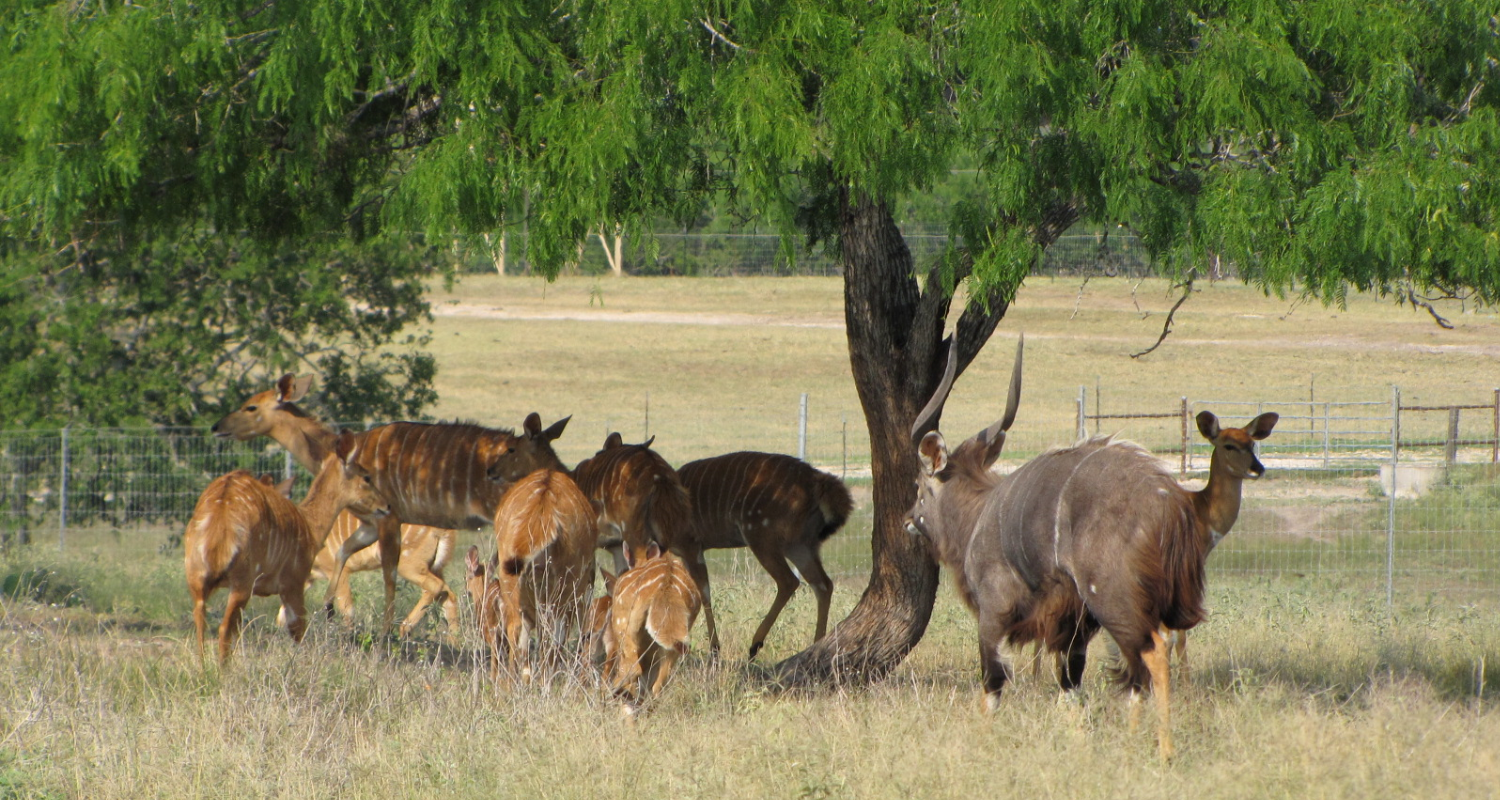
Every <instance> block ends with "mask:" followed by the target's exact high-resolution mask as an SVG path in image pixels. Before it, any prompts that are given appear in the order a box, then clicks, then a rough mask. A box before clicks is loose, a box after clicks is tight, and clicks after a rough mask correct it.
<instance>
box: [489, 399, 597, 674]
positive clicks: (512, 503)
mask: <svg viewBox="0 0 1500 800" xmlns="http://www.w3.org/2000/svg"><path fill="white" fill-rule="evenodd" d="M567 422H568V420H566V419H564V420H562V421H560V422H557V423H555V424H554V425H552V427H550V428H547V429H546V430H543V429H542V426H541V418H540V417H538V416H537V415H536V414H535V413H533V414H530V415H528V416H527V417H526V422H525V424H524V426H523V429H524V437H523V438H524V439H526V440H527V441H528V442H529V443H530V444H531V446H532V448H533V449H534V450H535V451H536V452H538V453H545V454H546V455H547V456H549V458H548V459H545V460H546V461H547V462H548V464H547V466H544V467H542V468H540V469H537V470H536V471H534V472H532V473H531V474H529V475H526V476H525V477H523V478H520V479H519V480H516V481H515V482H514V483H512V484H511V485H510V488H509V489H507V490H506V492H505V497H504V498H503V499H502V500H501V501H500V507H499V508H498V509H497V510H496V511H495V551H496V558H497V561H498V564H499V570H498V574H497V575H496V577H497V578H498V581H499V588H500V606H501V619H502V620H503V628H504V633H505V646H506V649H507V651H508V656H509V660H510V664H511V667H512V672H513V673H514V672H516V670H517V669H518V668H519V669H520V672H519V674H521V675H523V676H525V675H528V674H529V668H527V667H526V666H524V662H525V661H527V660H528V659H529V658H530V655H531V639H532V637H533V636H534V635H536V634H539V633H543V632H546V633H548V634H550V636H544V637H542V638H541V640H540V641H539V642H538V644H539V645H540V646H541V647H542V648H545V649H556V648H558V647H560V646H561V645H562V643H563V642H565V641H566V640H567V638H568V635H569V634H570V633H571V632H572V631H574V630H575V629H580V628H581V627H582V623H583V620H584V615H585V612H586V606H587V604H588V602H589V596H590V595H591V594H592V592H593V588H594V549H595V547H596V545H597V544H598V541H599V527H598V521H597V518H598V513H597V512H596V511H595V509H594V507H593V505H592V504H591V503H590V502H589V499H588V497H587V496H585V495H584V493H583V491H582V490H580V489H579V488H578V484H576V483H574V481H573V477H572V475H570V474H569V473H568V471H567V470H566V469H564V468H563V467H562V463H561V461H559V460H558V459H557V456H556V454H555V453H553V451H552V446H551V443H552V441H553V440H555V439H556V438H557V437H558V436H561V435H562V430H563V427H564V426H565V425H567Z"/></svg>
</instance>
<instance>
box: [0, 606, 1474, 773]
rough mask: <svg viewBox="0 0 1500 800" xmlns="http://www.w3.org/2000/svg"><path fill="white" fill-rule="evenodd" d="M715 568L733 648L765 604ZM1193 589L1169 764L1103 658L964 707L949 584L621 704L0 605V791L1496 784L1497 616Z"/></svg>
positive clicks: (415, 666) (419, 665)
mask: <svg viewBox="0 0 1500 800" xmlns="http://www.w3.org/2000/svg"><path fill="white" fill-rule="evenodd" d="M731 584H732V585H733V588H731ZM725 588H726V590H728V591H726V592H724V593H723V594H722V595H721V604H722V605H723V607H724V608H726V610H730V613H729V614H728V615H727V619H728V620H730V621H729V622H728V623H727V625H726V627H727V628H728V629H729V631H730V632H732V633H735V634H736V635H737V636H738V637H739V639H738V640H733V641H731V642H728V643H727V644H729V646H730V649H729V651H728V652H730V653H737V652H741V651H740V650H739V648H740V646H741V645H743V644H744V642H743V641H742V640H743V639H744V638H745V637H748V635H749V628H750V627H751V625H750V624H749V623H748V622H747V620H746V615H751V616H753V615H755V614H757V613H758V609H759V608H761V606H760V605H759V603H758V602H751V603H750V605H752V606H754V608H746V607H745V605H746V602H747V601H749V600H750V597H749V595H751V594H758V593H756V592H752V591H750V588H749V587H744V586H740V585H738V584H737V583H736V582H734V581H732V580H731V581H726V586H725ZM807 605H811V603H810V602H807V601H800V600H799V602H797V603H794V604H793V608H794V609H798V607H799V606H807ZM1213 605H1214V608H1215V615H1214V618H1213V619H1212V620H1211V621H1210V622H1209V623H1208V624H1206V625H1204V626H1203V627H1202V628H1200V631H1199V633H1198V635H1196V636H1195V637H1194V639H1193V644H1192V646H1193V656H1194V668H1195V670H1196V671H1195V675H1194V678H1193V680H1192V682H1191V684H1189V685H1186V686H1181V685H1179V692H1178V694H1177V702H1176V703H1175V704H1174V705H1175V722H1174V730H1175V733H1176V737H1177V741H1178V744H1179V751H1180V756H1179V758H1178V759H1177V760H1176V761H1174V762H1173V763H1171V764H1165V765H1164V764H1160V763H1158V762H1157V760H1156V757H1155V746H1154V742H1153V739H1152V736H1151V733H1150V730H1151V728H1150V725H1151V720H1150V715H1149V713H1148V714H1147V720H1146V723H1145V724H1144V725H1143V726H1142V730H1140V731H1136V732H1131V731H1130V730H1129V728H1128V726H1127V724H1126V722H1125V717H1126V714H1125V704H1124V702H1123V700H1121V699H1120V698H1118V697H1117V696H1116V695H1115V694H1114V693H1113V692H1112V691H1111V690H1110V689H1109V688H1108V687H1107V686H1106V684H1105V683H1104V677H1103V674H1102V673H1101V672H1100V670H1099V669H1098V668H1097V667H1091V671H1090V673H1089V678H1088V680H1087V681H1086V684H1085V691H1084V696H1085V702H1084V704H1083V705H1082V706H1081V707H1078V706H1074V705H1071V704H1066V703H1061V704H1060V703H1058V702H1057V701H1056V699H1055V689H1054V688H1053V687H1052V686H1051V685H1050V683H1049V682H1048V681H1046V680H1042V679H1038V678H1034V677H1032V676H1031V675H1030V674H1029V673H1025V672H1024V671H1023V673H1022V674H1021V675H1020V676H1019V677H1018V679H1017V682H1016V684H1015V686H1014V688H1013V689H1012V690H1010V692H1009V694H1008V696H1007V699H1006V702H1005V703H1004V705H1003V707H1002V709H1001V710H1000V711H999V712H998V713H997V714H995V715H994V716H992V717H986V716H984V715H983V714H981V713H980V711H979V704H978V693H977V692H978V690H977V685H976V680H977V679H976V678H975V672H976V670H975V669H974V664H973V663H972V661H973V659H972V650H973V644H972V643H973V624H972V620H971V619H970V618H969V616H968V614H967V612H966V611H964V610H963V609H962V608H961V607H958V606H957V605H956V603H954V601H953V600H952V598H951V597H949V595H948V593H947V592H944V593H943V595H942V597H941V602H940V604H939V607H938V609H937V612H936V614H935V615H934V620H933V630H932V632H931V635H929V636H928V638H927V639H926V640H925V641H924V642H923V643H922V645H921V646H920V647H919V648H918V649H917V650H916V651H915V652H914V653H913V654H912V656H911V657H910V658H909V659H908V660H907V662H906V663H905V664H904V665H903V666H902V667H901V669H900V670H899V671H898V672H897V673H896V675H894V676H893V677H892V678H891V679H889V680H887V681H886V682H884V683H882V684H880V685H877V686H875V687H872V688H869V689H864V690H856V691H850V692H843V693H825V694H814V695H810V696H781V695H777V694H775V693H773V692H771V691H770V690H768V689H767V688H766V687H765V685H764V682H763V679H762V677H761V675H760V674H759V673H758V672H757V671H755V670H754V669H752V668H747V667H746V666H745V665H744V663H743V661H742V660H741V659H740V658H738V657H734V656H731V657H729V658H725V659H723V660H721V661H720V662H718V663H711V662H708V661H706V660H704V659H703V658H702V657H701V656H699V655H693V656H691V657H690V658H689V660H688V661H687V662H686V664H685V667H684V668H683V669H682V670H680V671H679V673H678V678H677V679H676V680H675V681H674V682H673V684H671V685H670V686H669V688H668V689H667V691H666V692H665V694H664V696H663V698H662V700H661V702H660V704H659V705H658V706H657V707H656V708H655V709H654V710H653V711H652V712H651V713H650V714H649V715H647V716H646V717H645V718H644V719H642V720H641V721H640V722H639V723H637V724H635V725H634V726H632V725H628V724H626V723H625V722H624V721H623V720H622V719H621V716H620V714H619V711H618V708H617V707H616V706H615V705H614V704H613V703H611V702H609V701H607V700H605V699H603V698H602V697H601V696H600V695H599V694H598V692H597V690H596V687H594V686H593V684H592V683H591V682H590V681H580V680H577V679H559V680H557V681H554V682H553V683H552V684H550V685H549V686H548V687H546V689H545V690H542V689H541V688H533V689H530V690H527V691H515V690H497V689H496V687H494V686H491V685H490V684H489V683H488V680H487V677H486V673H487V670H485V669H483V668H477V667H475V666H473V665H471V664H470V663H469V662H467V661H463V660H460V661H459V662H458V664H457V665H456V666H439V665H435V664H433V663H431V662H428V661H424V660H423V659H422V655H423V654H422V653H421V652H420V648H418V649H417V650H415V651H411V652H410V653H408V657H402V656H401V655H400V654H399V653H398V652H396V651H390V650H387V649H385V648H384V647H383V646H380V645H375V646H371V645H370V644H369V643H368V641H364V642H362V641H361V640H359V639H350V638H349V637H348V636H347V635H345V634H343V633H341V632H339V631H338V630H337V629H332V628H329V627H327V626H317V627H315V628H314V631H313V633H312V634H311V635H310V637H309V641H308V642H306V643H305V644H304V646H302V647H301V648H294V647H292V646H291V645H290V644H289V643H287V641H286V640H285V637H284V636H283V635H281V634H280V632H279V631H274V630H271V628H270V626H269V624H268V620H267V619H266V618H262V619H260V620H258V621H257V622H256V624H254V625H253V626H252V628H251V630H250V632H249V634H248V635H247V637H246V642H245V645H244V646H243V648H242V649H241V651H240V653H239V654H238V660H237V661H236V662H235V663H234V665H233V667H232V668H231V669H230V670H228V671H220V670H219V669H218V668H217V667H215V666H212V664H210V665H209V666H207V667H200V666H199V664H198V662H197V660H196V658H195V657H194V655H193V652H192V648H191V647H190V646H189V644H188V642H187V639H188V637H187V635H186V633H187V629H188V627H189V626H188V625H187V624H186V622H185V617H182V618H181V619H176V620H172V621H169V622H166V623H151V622H145V621H137V622H136V623H135V624H133V625H113V624H103V623H109V622H112V621H115V620H112V619H111V618H109V617H107V616H105V617H100V616H94V617H90V616H88V615H83V614H77V613H70V612H67V611H60V610H57V609H48V608H45V607H40V606H36V605H31V604H16V603H9V604H6V605H5V606H3V607H0V670H3V671H4V673H5V674H6V675H8V676H10V680H8V681H6V682H5V683H4V684H3V685H0V709H3V714H4V724H3V726H0V796H3V797H90V798H115V797H121V798H124V797H162V798H177V797H183V798H189V797H192V798H196V797H237V796H256V797H265V796H296V797H345V798H364V797H382V798H389V797H427V796H433V795H439V796H445V797H494V796H518V797H519V796H539V797H559V798H567V797H598V796H601V795H618V796H624V797H664V796H667V797H711V798H718V797H859V798H909V797H912V796H921V797H977V796H984V795H988V794H993V793H996V792H1001V793H1003V794H1005V795H1014V796H1024V797H1036V798H1051V797H1057V798H1069V799H1070V800H1072V799H1073V798H1113V797H1183V796H1212V797H1231V798H1234V797H1245V798H1252V797H1255V798H1259V797H1268V796H1286V797H1293V796H1295V797H1400V796H1412V797H1415V796H1422V797H1448V798H1460V797H1476V798H1477V797H1488V796H1492V794H1493V787H1494V786H1495V785H1496V784H1497V781H1500V748H1497V747H1496V745H1495V742H1496V741H1497V740H1500V739H1497V737H1500V714H1497V713H1496V712H1495V711H1493V710H1492V709H1493V707H1494V704H1495V702H1496V700H1497V699H1500V693H1497V692H1496V691H1495V690H1494V688H1493V685H1494V682H1495V681H1496V680H1497V679H1500V669H1497V668H1496V666H1495V662H1496V658H1497V656H1500V626H1497V624H1496V622H1495V620H1494V617H1493V615H1488V614H1478V613H1476V610H1475V609H1462V608H1436V607H1419V608H1404V609H1397V610H1396V611H1395V612H1387V611H1386V610H1385V609H1384V608H1383V606H1377V605H1371V604H1370V603H1368V602H1367V601H1365V600H1364V599H1362V598H1360V597H1357V596H1350V595H1347V594H1344V593H1341V592H1340V591H1338V590H1337V589H1334V588H1330V587H1326V586H1324V587H1316V586H1309V585H1304V584H1298V583H1293V584H1281V585H1272V584H1263V583H1262V584H1255V583H1248V584H1242V585H1234V586H1220V587H1217V588H1216V590H1215V592H1214V604H1213ZM799 610H800V611H801V612H803V613H801V614H800V615H799V616H798V617H797V618H796V619H795V620H787V621H786V622H784V623H783V625H784V626H785V627H783V628H781V629H779V630H778V633H777V634H776V635H775V636H774V637H773V638H774V639H776V640H777V642H778V643H779V644H781V645H783V649H784V652H789V649H786V648H787V647H788V646H789V645H790V644H791V643H789V642H783V641H781V640H783V639H788V638H790V639H795V640H798V641H800V639H801V637H802V636H804V635H806V632H807V631H808V630H809V629H810V620H808V619H807V617H808V616H809V615H808V614H807V613H806V612H807V609H805V608H802V609H799ZM262 611H263V612H264V613H266V614H268V615H269V614H270V613H271V610H270V609H269V607H265V608H263V609H262ZM179 617H181V615H179ZM424 647H427V648H430V649H429V650H428V651H427V654H428V655H430V654H434V653H438V652H439V651H440V650H441V648H440V647H439V646H438V645H433V644H427V645H424ZM413 653H414V654H413ZM772 655H776V654H772ZM1105 657H1106V656H1105V651H1104V648H1103V646H1102V643H1099V644H1096V646H1095V648H1094V658H1095V661H1096V663H1097V662H1098V661H1100V660H1102V659H1103V658H1105ZM1486 659H1487V661H1486ZM1481 663H1484V664H1485V669H1486V670H1487V671H1488V675H1487V676H1486V685H1485V686H1484V688H1483V691H1482V692H1481V691H1480V688H1479V682H1478V680H1479V672H1478V670H1479V668H1480V665H1481Z"/></svg>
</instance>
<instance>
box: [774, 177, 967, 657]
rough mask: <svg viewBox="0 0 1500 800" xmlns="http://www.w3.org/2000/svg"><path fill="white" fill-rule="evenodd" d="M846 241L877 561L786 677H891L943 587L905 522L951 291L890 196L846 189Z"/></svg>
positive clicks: (847, 297) (847, 296)
mask: <svg viewBox="0 0 1500 800" xmlns="http://www.w3.org/2000/svg"><path fill="white" fill-rule="evenodd" d="M839 242H840V245H841V248H840V249H841V258H842V261H843V264H842V266H843V269H844V321H845V324H846V325H847V328H848V337H849V360H850V362H851V364H852V366H853V372H854V383H855V386H856V387H857V389H858V391H859V397H860V403H861V405H862V406H863V408H864V414H865V424H866V425H867V426H868V428H869V431H870V461H871V467H872V470H873V477H874V486H873V489H874V503H875V520H874V528H873V530H872V531H871V534H870V536H871V547H872V550H873V557H874V564H873V567H872V569H871V575H870V584H869V586H868V587H867V588H866V589H865V593H864V596H863V597H861V598H860V601H859V604H858V605H857V606H855V608H854V611H853V612H852V613H851V614H850V615H849V616H848V617H847V618H846V619H844V620H843V621H842V622H840V623H839V624H838V625H837V626H835V627H834V629H833V630H832V631H830V632H829V634H828V635H827V636H826V637H824V638H823V639H822V640H821V641H819V642H818V643H817V644H815V645H813V647H812V648H810V649H808V650H806V651H804V652H802V653H799V654H797V655H795V656H793V657H792V658H790V659H788V660H787V661H785V662H783V663H782V664H780V665H779V666H778V667H777V671H778V672H779V673H780V678H781V681H782V682H783V683H784V684H787V685H801V684H808V683H827V682H833V683H845V682H862V681H870V680H877V679H879V678H881V677H883V676H884V675H885V674H887V673H888V672H890V671H891V670H892V669H894V668H895V667H896V666H897V665H898V664H900V663H901V661H902V659H904V658H905V657H906V654H907V653H909V652H911V649H912V648H913V647H915V646H916V644H917V642H919V641H921V639H922V634H923V633H924V632H926V630H927V621H928V619H929V618H930V617H931V615H932V606H933V600H934V599H935V598H936V596H937V586H938V567H937V563H936V562H935V561H934V560H933V557H932V555H931V553H930V552H929V551H928V548H927V542H926V540H925V539H920V538H917V537H914V536H912V535H910V534H908V533H907V532H906V530H905V528H904V526H903V524H902V522H903V519H904V517H905V515H906V512H907V510H908V509H909V508H910V507H911V504H912V502H913V501H914V500H915V498H916V494H915V486H916V483H915V481H916V476H917V474H916V470H917V461H916V454H915V448H914V447H913V445H912V442H911V436H910V432H909V430H908V429H909V427H910V425H911V423H912V420H913V419H914V418H915V417H916V414H917V411H918V410H920V409H921V407H922V406H923V405H924V404H925V403H926V401H927V397H928V395H929V394H930V393H931V392H932V390H933V389H934V388H935V387H936V386H937V384H938V381H939V379H940V378H941V373H942V366H943V361H942V357H941V354H942V352H943V351H942V348H941V346H940V345H941V336H942V330H943V321H944V319H945V317H946V312H947V308H948V300H947V298H946V297H943V298H934V297H932V295H933V291H932V290H933V289H934V288H935V284H932V283H930V284H929V291H928V293H927V295H923V294H922V293H921V292H920V291H919V288H918V284H917V280H916V278H915V277H914V276H913V274H912V266H913V264H912V257H911V252H910V251H909V250H908V249H907V247H906V243H905V241H904V240H903V239H902V237H901V232H900V230H898V229H897V227H896V223H895V220H894V219H893V218H892V217H891V214H890V211H889V209H888V208H887V207H886V206H885V205H884V204H883V203H879V202H875V201H872V200H868V199H861V200H858V201H853V202H851V200H850V198H848V197H845V198H844V201H843V203H842V219H841V223H840V233H839ZM937 294H938V295H942V292H941V291H940V290H938V291H937Z"/></svg>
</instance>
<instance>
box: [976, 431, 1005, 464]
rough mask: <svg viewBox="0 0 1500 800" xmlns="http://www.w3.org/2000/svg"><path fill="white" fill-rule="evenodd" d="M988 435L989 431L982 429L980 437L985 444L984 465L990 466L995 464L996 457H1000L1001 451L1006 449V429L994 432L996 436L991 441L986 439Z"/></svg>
mask: <svg viewBox="0 0 1500 800" xmlns="http://www.w3.org/2000/svg"><path fill="white" fill-rule="evenodd" d="M987 435H989V432H988V431H980V433H979V437H978V438H979V441H980V443H981V444H983V445H984V465H985V466H986V467H989V466H992V465H994V463H995V459H997V458H999V457H1000V451H1001V450H1004V449H1005V431H1000V432H999V433H996V434H994V436H995V438H994V439H991V440H990V441H985V440H984V437H985V436H987Z"/></svg>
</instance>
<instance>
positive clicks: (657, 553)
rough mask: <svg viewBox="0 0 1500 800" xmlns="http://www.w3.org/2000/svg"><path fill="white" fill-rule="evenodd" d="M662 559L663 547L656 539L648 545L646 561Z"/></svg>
mask: <svg viewBox="0 0 1500 800" xmlns="http://www.w3.org/2000/svg"><path fill="white" fill-rule="evenodd" d="M653 558H661V545H660V544H658V543H657V541H656V540H655V539H652V540H651V541H650V542H647V543H646V560H648V561H649V560H651V559H653Z"/></svg>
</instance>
